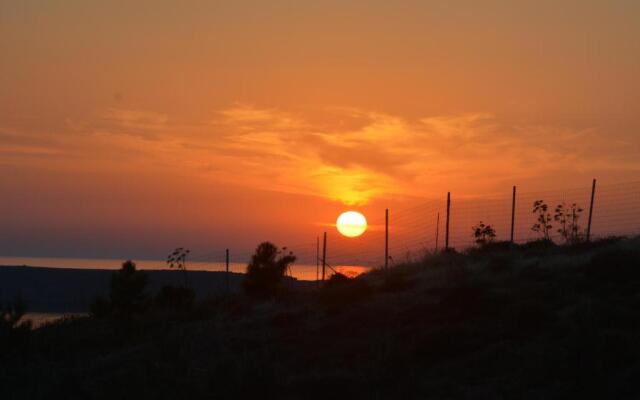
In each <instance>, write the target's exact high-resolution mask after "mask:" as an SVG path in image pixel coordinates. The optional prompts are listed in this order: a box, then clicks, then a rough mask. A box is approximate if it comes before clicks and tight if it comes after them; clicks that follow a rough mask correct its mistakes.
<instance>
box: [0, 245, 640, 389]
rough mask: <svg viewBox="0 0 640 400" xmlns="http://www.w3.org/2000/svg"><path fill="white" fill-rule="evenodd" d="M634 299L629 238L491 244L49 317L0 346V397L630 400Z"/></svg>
mask: <svg viewBox="0 0 640 400" xmlns="http://www.w3.org/2000/svg"><path fill="white" fill-rule="evenodd" d="M639 294H640V239H638V238H633V239H624V238H615V239H607V240H602V241H598V242H594V243H590V244H581V245H575V246H555V245H552V244H549V243H532V244H527V245H522V246H508V245H505V244H495V245H493V246H490V247H487V248H485V249H482V250H472V251H469V252H467V253H456V252H451V253H446V254H437V255H430V256H427V257H425V258H424V259H423V260H421V261H420V262H415V263H407V264H404V265H400V266H398V267H395V268H393V269H391V270H387V271H373V272H371V273H368V274H365V275H362V276H360V277H358V278H356V279H339V278H336V279H335V280H334V281H330V283H328V284H327V285H326V286H325V287H324V288H322V289H320V290H302V291H291V290H289V291H287V292H286V293H283V294H282V295H281V296H280V297H278V298H277V299H273V300H269V301H255V300H250V299H248V298H245V297H244V296H239V295H236V296H230V297H217V298H210V299H207V300H206V301H201V302H199V303H198V304H196V305H195V307H194V308H193V309H191V310H190V311H180V310H168V311H156V312H150V313H147V314H145V315H142V316H140V317H138V318H136V319H133V320H130V321H126V322H123V321H116V320H108V319H107V320H96V319H92V318H74V319H67V320H64V321H61V322H58V323H53V324H49V325H46V326H44V327H42V328H39V329H37V330H35V331H33V332H31V334H30V335H28V337H26V338H23V341H21V342H20V343H19V345H14V346H3V347H2V356H1V358H0V397H1V398H3V399H13V398H16V399H17V398H20V399H23V398H49V397H51V396H53V395H55V396H56V397H60V398H83V399H119V398H127V399H130V398H136V397H138V398H176V397H177V398H223V399H224V398H244V397H249V396H251V397H253V396H256V397H260V398H280V399H297V398H309V399H315V398H318V399H320V398H323V399H324V398H327V397H333V398H336V397H341V398H342V397H350V398H367V399H371V398H374V399H375V398H437V399H442V398H461V399H466V398H469V399H471V398H473V399H485V398H486V399H496V398H521V399H540V398H544V399H553V398H567V397H571V398H573V397H578V396H580V397H583V398H596V397H598V398H639V397H640V386H639V385H638V383H637V382H636V380H637V379H636V377H637V376H639V375H640V341H638V340H637V338H638V337H640V295H639ZM16 343H17V342H16Z"/></svg>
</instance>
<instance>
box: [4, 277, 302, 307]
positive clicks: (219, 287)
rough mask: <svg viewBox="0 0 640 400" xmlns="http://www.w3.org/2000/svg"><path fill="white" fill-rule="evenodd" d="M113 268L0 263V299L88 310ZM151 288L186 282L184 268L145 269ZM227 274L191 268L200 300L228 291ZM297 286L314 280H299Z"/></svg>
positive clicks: (236, 287)
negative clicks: (183, 273) (20, 299)
mask: <svg viewBox="0 0 640 400" xmlns="http://www.w3.org/2000/svg"><path fill="white" fill-rule="evenodd" d="M113 272H114V271H113V270H106V269H74V268H44V267H25V266H0V302H5V301H9V300H12V299H13V298H15V297H16V296H17V295H20V296H22V298H23V299H24V300H25V301H26V302H27V304H28V306H29V312H54V313H65V312H87V311H89V305H90V303H91V302H92V301H93V300H94V299H95V297H96V296H107V295H108V293H109V282H110V280H111V275H112V274H113ZM145 273H147V274H148V276H149V291H150V292H151V293H157V292H158V291H159V290H160V288H162V287H163V286H165V285H179V284H182V282H183V279H184V278H183V275H182V272H180V271H164V270H145ZM243 277H244V274H237V273H231V274H230V277H229V290H230V292H232V293H236V292H239V291H240V290H241V287H242V280H243ZM225 279H226V273H225V272H210V271H189V280H190V285H191V286H192V287H193V289H194V290H195V292H196V298H197V299H203V298H205V297H206V296H208V295H211V294H219V293H224V291H225V290H226V281H225ZM296 285H297V286H309V285H311V283H309V282H304V281H296Z"/></svg>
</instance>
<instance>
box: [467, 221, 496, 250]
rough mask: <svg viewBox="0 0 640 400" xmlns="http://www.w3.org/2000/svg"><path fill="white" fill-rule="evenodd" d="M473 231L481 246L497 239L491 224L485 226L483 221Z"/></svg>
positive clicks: (477, 242)
mask: <svg viewBox="0 0 640 400" xmlns="http://www.w3.org/2000/svg"><path fill="white" fill-rule="evenodd" d="M471 229H472V230H473V237H474V238H475V240H476V244H477V245H479V246H484V245H486V244H487V243H491V242H493V239H495V238H496V230H495V229H493V227H492V226H491V225H489V224H486V225H485V223H484V222H482V221H480V223H479V224H478V225H476V226H474V227H472V228H471Z"/></svg>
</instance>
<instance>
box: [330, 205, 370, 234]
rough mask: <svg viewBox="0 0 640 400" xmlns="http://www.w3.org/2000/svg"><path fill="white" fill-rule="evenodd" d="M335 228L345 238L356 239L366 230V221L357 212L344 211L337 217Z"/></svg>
mask: <svg viewBox="0 0 640 400" xmlns="http://www.w3.org/2000/svg"><path fill="white" fill-rule="evenodd" d="M336 228H338V232H340V233H341V234H342V235H344V236H346V237H357V236H360V235H362V234H363V233H364V232H365V231H366V230H367V219H366V218H365V217H364V215H362V214H361V213H359V212H357V211H346V212H343V213H342V214H340V216H339V217H338V220H337V221H336Z"/></svg>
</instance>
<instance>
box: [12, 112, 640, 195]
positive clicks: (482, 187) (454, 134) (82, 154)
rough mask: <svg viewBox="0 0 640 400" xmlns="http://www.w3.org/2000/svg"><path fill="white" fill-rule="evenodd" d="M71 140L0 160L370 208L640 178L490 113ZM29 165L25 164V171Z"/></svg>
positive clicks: (244, 121) (78, 124)
mask: <svg viewBox="0 0 640 400" xmlns="http://www.w3.org/2000/svg"><path fill="white" fill-rule="evenodd" d="M68 125H69V130H70V131H71V132H73V134H70V133H69V134H56V135H52V134H46V135H44V134H42V135H38V134H33V133H30V134H28V135H19V134H16V133H11V134H10V133H8V132H9V131H8V130H3V131H0V152H2V153H3V154H12V155H13V158H20V157H23V158H24V159H26V158H27V157H35V156H45V155H46V156H58V157H69V158H70V159H73V160H74V162H76V161H75V160H78V159H84V160H85V163H89V164H90V165H103V166H104V167H105V168H109V166H113V165H115V164H114V163H120V161H121V160H126V162H127V164H128V165H134V166H136V167H138V168H148V169H158V170H165V171H170V170H174V171H175V170H180V171H182V173H192V174H199V175H202V176H204V177H205V178H206V179H210V180H213V181H223V182H228V183H233V184H235V185H244V186H248V187H251V188H256V189H265V190H275V191H283V192H287V193H301V194H310V195H314V196H321V197H325V198H329V199H332V200H336V201H341V202H343V203H346V204H363V203H367V202H368V201H370V200H371V199H374V198H379V197H386V196H429V195H430V194H433V193H440V192H442V191H445V190H448V189H451V188H454V187H455V188H464V191H465V192H467V193H469V194H474V193H475V194H477V193H480V192H483V191H486V190H491V188H492V187H493V186H496V187H497V186H498V185H502V186H503V185H504V183H505V182H516V181H521V180H523V179H528V178H537V177H541V176H556V175H557V173H558V171H563V172H564V173H567V174H571V173H573V172H575V171H583V170H585V169H589V168H594V166H597V167H598V168H603V169H604V168H619V169H620V168H622V169H626V170H634V171H638V170H640V162H638V161H636V160H635V159H633V158H629V157H627V156H625V154H627V155H628V154H629V151H627V150H625V149H628V148H629V147H630V146H631V147H632V148H635V147H634V146H636V147H637V145H638V144H637V143H635V142H634V143H626V142H621V141H616V140H611V139H609V138H607V136H606V135H603V134H602V132H600V131H599V130H598V129H596V128H593V127H587V128H584V127H583V128H574V127H566V126H558V125H553V126H552V125H541V124H531V123H526V122H522V121H518V122H512V121H511V122H510V121H507V120H505V119H504V118H500V117H498V116H495V115H492V114H490V113H466V114H459V115H444V116H428V117H424V118H417V119H407V118H403V117H400V116H395V115H390V114H385V113H379V112H370V111H366V110H357V109H331V110H324V114H323V115H320V116H318V115H317V113H316V114H315V115H313V116H309V114H305V113H304V112H291V111H283V110H278V109H274V108H259V107H253V106H250V105H244V104H238V105H234V106H231V107H228V108H226V109H223V110H218V111H216V112H214V113H213V118H212V119H210V120H209V121H207V122H204V123H194V124H190V125H185V124H178V123H176V122H173V121H172V120H171V119H170V118H169V117H168V116H167V115H164V114H160V113H154V112H148V111H137V110H122V109H108V110H106V111H104V112H102V113H98V114H97V117H96V116H94V117H93V118H87V120H84V121H74V122H73V123H68ZM25 162H26V161H25Z"/></svg>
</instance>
